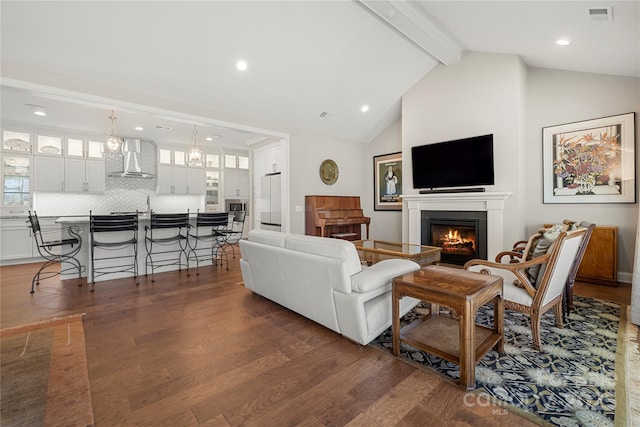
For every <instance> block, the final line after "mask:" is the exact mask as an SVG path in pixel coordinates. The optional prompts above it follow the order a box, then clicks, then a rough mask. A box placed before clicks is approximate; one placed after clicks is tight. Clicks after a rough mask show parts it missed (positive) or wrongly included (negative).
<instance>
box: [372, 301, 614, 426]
mask: <svg viewBox="0 0 640 427" xmlns="http://www.w3.org/2000/svg"><path fill="white" fill-rule="evenodd" d="M423 304H424V303H421V304H420V305H418V306H417V307H416V308H414V310H413V311H411V312H409V313H408V314H407V315H406V316H404V317H403V318H402V320H401V327H402V326H404V325H405V324H407V323H409V322H411V321H412V320H414V319H416V318H417V317H418V316H420V315H421V312H422V313H424V312H425V310H427V311H428V308H425V306H423ZM574 306H575V310H574V311H572V312H571V315H570V316H569V318H568V319H567V320H566V321H565V325H564V329H559V328H557V327H556V324H555V320H554V316H553V311H549V312H547V313H546V314H545V315H544V316H543V318H542V322H541V323H542V327H541V337H542V348H543V352H538V351H536V350H535V349H534V348H533V342H532V337H531V326H530V323H529V316H527V315H524V314H522V313H518V312H515V311H512V310H509V309H506V310H505V315H504V318H505V320H504V336H505V345H504V350H505V352H504V354H499V353H498V352H496V351H494V350H492V351H490V352H489V353H487V355H485V357H484V358H483V359H482V360H481V361H480V362H479V363H478V365H477V366H476V391H477V392H480V393H481V394H487V395H489V396H491V397H492V398H493V400H495V401H496V402H498V403H504V404H508V405H512V406H515V407H516V408H519V409H521V410H524V411H527V412H528V413H530V414H533V415H535V416H537V417H539V418H541V419H543V420H545V421H547V422H548V423H551V424H552V425H557V426H562V427H565V426H566V427H569V426H571V427H577V426H613V425H614V416H615V408H616V396H615V387H616V376H615V361H616V346H617V336H618V325H619V322H620V305H619V304H616V303H612V302H605V301H600V300H595V299H591V298H584V297H580V296H574ZM426 307H428V306H426ZM476 323H478V324H481V325H486V326H491V325H492V324H493V307H491V306H489V305H487V306H483V307H481V308H480V310H478V313H477V317H476ZM391 339H392V335H391V328H389V329H388V330H386V331H385V332H383V333H382V334H381V335H380V336H379V337H378V338H376V339H375V340H374V341H372V342H371V345H373V346H377V347H382V348H384V349H386V350H388V351H389V352H391ZM399 357H400V359H403V358H404V359H408V361H411V362H412V363H413V364H421V365H424V366H428V367H431V368H433V369H436V370H438V371H439V372H441V373H442V374H444V375H447V376H448V377H450V378H452V379H454V380H459V378H460V370H459V367H458V365H456V364H453V363H450V362H447V361H444V360H442V359H440V358H438V357H436V356H433V355H431V354H429V353H426V352H423V351H420V350H416V349H415V348H413V347H411V346H409V345H407V344H404V343H403V344H402V346H401V351H400V356H399Z"/></svg>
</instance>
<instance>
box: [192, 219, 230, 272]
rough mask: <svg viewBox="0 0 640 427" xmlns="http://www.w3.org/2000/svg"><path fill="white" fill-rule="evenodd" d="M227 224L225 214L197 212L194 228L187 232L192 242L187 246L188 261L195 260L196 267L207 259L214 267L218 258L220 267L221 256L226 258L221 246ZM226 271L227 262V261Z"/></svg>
mask: <svg viewBox="0 0 640 427" xmlns="http://www.w3.org/2000/svg"><path fill="white" fill-rule="evenodd" d="M228 223H229V216H228V214H227V213H226V212H211V213H204V212H198V214H197V216H196V226H195V227H194V228H193V229H192V231H190V232H189V237H190V238H191V242H193V243H190V244H189V247H190V250H189V259H190V260H195V262H196V267H198V266H199V265H200V263H201V262H205V261H207V260H209V259H210V260H211V261H212V263H213V265H215V264H217V262H216V260H217V259H218V258H220V265H222V255H225V258H226V253H225V252H224V249H222V247H221V244H222V243H224V242H225V239H226V234H224V232H225V231H226V230H227V226H228ZM220 251H222V252H220ZM228 269H229V261H228V260H227V270H228ZM197 274H200V273H197Z"/></svg>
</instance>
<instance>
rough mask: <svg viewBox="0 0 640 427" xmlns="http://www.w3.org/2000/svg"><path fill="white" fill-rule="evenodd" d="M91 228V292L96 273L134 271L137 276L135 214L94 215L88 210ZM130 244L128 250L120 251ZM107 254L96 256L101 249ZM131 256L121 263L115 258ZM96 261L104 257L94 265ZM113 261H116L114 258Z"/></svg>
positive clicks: (136, 227) (136, 277)
mask: <svg viewBox="0 0 640 427" xmlns="http://www.w3.org/2000/svg"><path fill="white" fill-rule="evenodd" d="M89 229H90V232H91V292H93V290H94V288H95V285H96V277H100V276H103V275H106V274H114V273H133V277H134V279H135V281H136V285H138V284H139V283H140V281H139V280H138V214H137V213H135V214H119V215H93V213H91V211H89ZM127 248H130V249H131V250H130V252H131V253H123V251H124V250H125V249H127ZM109 251H111V255H110V256H102V257H99V256H98V255H100V253H102V254H103V255H106V254H108V253H109ZM116 251H117V252H116ZM125 259H129V260H131V261H130V263H125V264H122V263H120V262H119V261H116V260H125ZM96 261H103V263H102V264H103V265H102V266H101V267H96V265H95V262H96ZM114 261H115V262H114Z"/></svg>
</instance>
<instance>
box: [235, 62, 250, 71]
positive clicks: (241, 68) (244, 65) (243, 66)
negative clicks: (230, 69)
mask: <svg viewBox="0 0 640 427" xmlns="http://www.w3.org/2000/svg"><path fill="white" fill-rule="evenodd" d="M236 68H237V69H238V71H245V70H246V69H247V63H246V62H245V61H243V60H240V61H238V62H236Z"/></svg>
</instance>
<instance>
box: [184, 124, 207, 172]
mask: <svg viewBox="0 0 640 427" xmlns="http://www.w3.org/2000/svg"><path fill="white" fill-rule="evenodd" d="M203 157H204V152H203V151H202V147H200V143H199V142H198V129H196V125H193V142H192V144H191V147H190V148H189V153H188V155H187V158H188V159H189V165H190V166H202V158H203Z"/></svg>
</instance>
